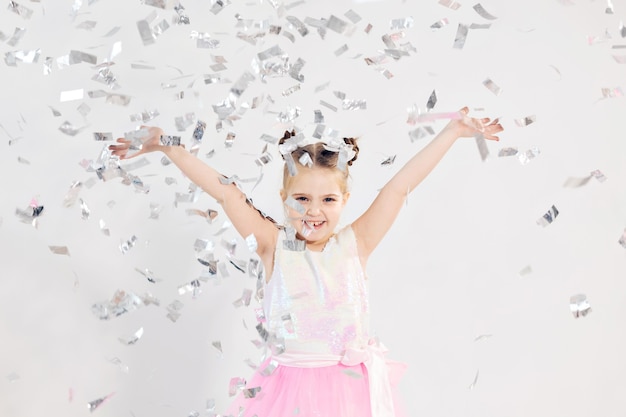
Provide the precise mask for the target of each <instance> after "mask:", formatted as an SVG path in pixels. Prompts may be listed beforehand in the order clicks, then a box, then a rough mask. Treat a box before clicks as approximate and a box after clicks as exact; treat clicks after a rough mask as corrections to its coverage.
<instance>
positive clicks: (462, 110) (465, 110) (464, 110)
mask: <svg viewBox="0 0 626 417" xmlns="http://www.w3.org/2000/svg"><path fill="white" fill-rule="evenodd" d="M459 112H461V113H462V114H468V113H469V107H467V106H465V107H463V108H462V109H461V110H459Z"/></svg>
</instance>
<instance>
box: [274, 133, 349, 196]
mask: <svg viewBox="0 0 626 417" xmlns="http://www.w3.org/2000/svg"><path fill="white" fill-rule="evenodd" d="M294 136H296V132H295V131H294V130H292V131H291V132H289V131H285V134H284V135H283V137H282V138H280V140H279V141H278V145H279V146H280V145H283V144H284V143H285V142H286V141H287V140H288V139H290V138H292V137H294ZM343 142H344V143H345V144H346V145H349V146H350V147H351V148H352V150H353V151H354V156H352V158H351V159H350V160H348V161H346V162H345V163H346V165H347V166H346V167H345V169H341V168H343V167H338V161H339V152H338V151H337V150H334V149H333V148H332V147H329V146H328V145H327V144H325V143H324V142H321V141H320V142H316V143H312V144H309V145H304V146H297V147H296V149H295V150H293V151H291V152H289V153H290V154H291V157H292V158H293V160H294V161H300V160H301V158H303V157H304V158H306V155H305V154H308V156H309V157H310V164H312V167H313V168H326V169H333V170H336V171H337V172H340V173H342V174H343V175H342V190H343V192H346V191H347V188H348V185H347V182H348V176H349V172H348V166H352V163H353V162H354V161H356V159H357V157H358V155H359V147H358V145H357V138H343ZM281 155H282V156H283V159H285V155H284V154H282V153H281ZM307 159H308V158H307ZM298 165H300V166H302V165H301V164H298ZM291 176H292V175H291V174H290V172H289V167H288V166H287V163H285V168H284V170H283V187H284V188H287V185H288V183H289V178H291Z"/></svg>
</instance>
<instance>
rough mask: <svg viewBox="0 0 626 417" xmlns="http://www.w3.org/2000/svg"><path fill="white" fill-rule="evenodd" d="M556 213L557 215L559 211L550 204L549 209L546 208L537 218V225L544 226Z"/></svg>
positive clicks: (555, 216) (553, 218)
mask: <svg viewBox="0 0 626 417" xmlns="http://www.w3.org/2000/svg"><path fill="white" fill-rule="evenodd" d="M558 215H559V211H558V210H557V208H556V207H555V206H552V207H550V210H548V211H547V212H546V213H545V214H544V215H543V216H541V217H540V218H539V219H538V220H537V224H538V225H539V226H543V227H546V226H547V225H549V224H550V223H552V222H553V221H554V220H555V219H556V218H557V216H558Z"/></svg>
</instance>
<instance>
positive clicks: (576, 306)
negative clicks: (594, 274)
mask: <svg viewBox="0 0 626 417" xmlns="http://www.w3.org/2000/svg"><path fill="white" fill-rule="evenodd" d="M569 308H570V311H571V312H572V314H573V315H574V318H576V319H577V318H579V317H585V316H586V315H587V314H589V313H591V305H590V304H589V301H587V296H586V295H585V294H576V295H573V296H571V297H570V299H569Z"/></svg>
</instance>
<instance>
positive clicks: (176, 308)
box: [166, 300, 184, 323]
mask: <svg viewBox="0 0 626 417" xmlns="http://www.w3.org/2000/svg"><path fill="white" fill-rule="evenodd" d="M183 307H184V304H183V303H182V302H180V301H178V300H174V301H172V302H171V303H170V304H169V305H168V306H167V316H166V317H167V318H168V319H170V320H171V321H172V322H173V323H175V322H176V321H177V320H178V319H179V318H180V315H181V313H180V310H182V308H183Z"/></svg>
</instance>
